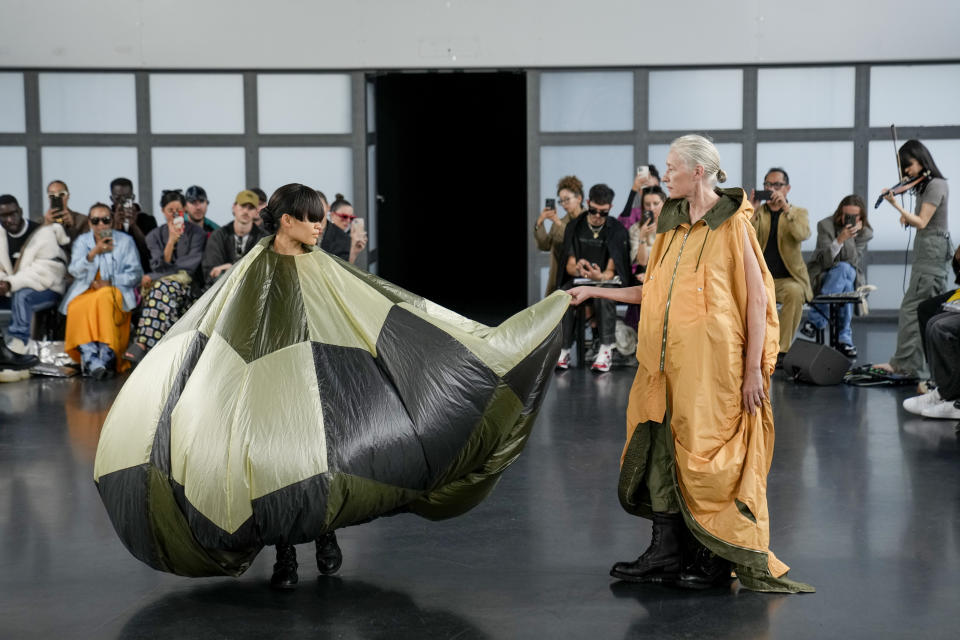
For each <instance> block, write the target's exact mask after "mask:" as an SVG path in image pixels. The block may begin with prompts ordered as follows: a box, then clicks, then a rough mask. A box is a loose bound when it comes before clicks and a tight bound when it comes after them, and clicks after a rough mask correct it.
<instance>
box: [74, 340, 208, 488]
mask: <svg viewBox="0 0 960 640" xmlns="http://www.w3.org/2000/svg"><path fill="white" fill-rule="evenodd" d="M194 335H196V332H195V331H191V332H189V333H182V334H180V335H179V336H175V337H173V338H170V339H167V340H163V341H161V342H160V344H158V345H157V346H155V347H154V348H153V350H152V352H151V354H150V356H151V357H149V358H146V359H144V361H143V362H141V363H140V366H138V367H137V368H136V369H134V370H133V372H132V373H131V374H130V377H129V378H128V379H127V381H126V383H125V384H124V387H123V393H120V394H119V395H118V396H117V398H116V400H115V401H114V403H113V406H112V407H111V408H110V413H108V414H107V418H106V420H105V421H104V424H103V430H102V431H101V433H100V440H99V442H98V443H97V457H96V460H95V461H94V464H93V479H94V481H96V480H98V479H100V478H101V477H103V476H105V475H107V474H109V473H112V472H114V471H119V470H121V469H126V468H129V467H135V466H137V465H140V464H144V463H146V462H148V461H149V460H150V453H151V451H152V449H153V441H154V438H155V436H156V432H157V423H158V422H159V421H160V416H161V414H162V413H163V407H164V403H165V402H166V399H167V396H168V395H169V393H170V390H171V388H172V387H173V384H174V382H175V381H176V377H177V373H178V372H179V370H180V366H181V365H182V363H183V360H184V358H185V357H186V355H187V352H188V351H189V349H190V344H191V342H192V341H193V336H194Z"/></svg>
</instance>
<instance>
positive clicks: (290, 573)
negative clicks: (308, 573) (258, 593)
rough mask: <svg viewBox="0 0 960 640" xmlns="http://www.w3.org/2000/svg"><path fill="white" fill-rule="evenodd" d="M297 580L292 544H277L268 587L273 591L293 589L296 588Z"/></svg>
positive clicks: (295, 555) (295, 559)
mask: <svg viewBox="0 0 960 640" xmlns="http://www.w3.org/2000/svg"><path fill="white" fill-rule="evenodd" d="M297 580H298V578H297V550H296V548H294V546H293V545H292V544H278V545H277V561H276V563H274V565H273V576H272V577H271V578H270V586H271V587H273V588H274V589H293V588H294V587H296V586H297Z"/></svg>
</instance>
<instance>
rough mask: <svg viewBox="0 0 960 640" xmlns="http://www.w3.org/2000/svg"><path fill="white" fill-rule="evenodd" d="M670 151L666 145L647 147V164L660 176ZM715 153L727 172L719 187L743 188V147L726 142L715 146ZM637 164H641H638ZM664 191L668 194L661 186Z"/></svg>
mask: <svg viewBox="0 0 960 640" xmlns="http://www.w3.org/2000/svg"><path fill="white" fill-rule="evenodd" d="M669 150H670V145H668V144H652V145H650V147H649V152H650V155H649V157H648V158H647V163H648V164H653V165H656V167H657V170H658V171H660V175H661V176H662V175H663V174H664V172H666V170H667V152H668V151H669ZM717 151H719V152H720V167H721V168H722V169H723V170H724V171H726V172H727V181H726V182H724V183H723V184H721V185H718V186H719V187H721V188H723V189H730V188H733V187H742V186H743V145H742V144H740V143H739V142H727V143H721V144H718V145H717ZM637 164H642V163H641V162H638V163H637ZM662 186H663V189H664V191H666V192H667V193H669V192H670V188H669V187H668V186H667V185H662Z"/></svg>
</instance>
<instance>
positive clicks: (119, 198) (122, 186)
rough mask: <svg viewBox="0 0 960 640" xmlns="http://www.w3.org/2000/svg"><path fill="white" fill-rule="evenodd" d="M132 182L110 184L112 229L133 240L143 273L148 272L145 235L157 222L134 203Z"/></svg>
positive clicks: (118, 181)
mask: <svg viewBox="0 0 960 640" xmlns="http://www.w3.org/2000/svg"><path fill="white" fill-rule="evenodd" d="M136 197H137V196H136V194H135V193H134V192H133V182H131V181H130V179H129V178H114V179H113V181H112V182H110V202H111V204H112V205H113V206H112V207H111V213H112V216H111V217H112V219H113V228H114V230H116V231H123V232H124V233H126V234H129V235H130V237H131V238H133V243H134V245H136V247H137V255H138V256H139V257H140V268H141V269H142V270H143V272H144V273H146V272H148V271H150V250H149V249H148V248H147V234H148V233H150V232H151V231H153V230H154V229H156V228H157V221H156V219H154V217H153V216H152V215H150V214H149V213H145V212H144V211H143V210H142V209H141V208H140V205H139V204H138V203H137V202H136Z"/></svg>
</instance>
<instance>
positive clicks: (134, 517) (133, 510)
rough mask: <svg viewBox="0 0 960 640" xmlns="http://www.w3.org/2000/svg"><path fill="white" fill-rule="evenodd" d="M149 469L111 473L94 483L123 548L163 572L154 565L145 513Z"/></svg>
mask: <svg viewBox="0 0 960 640" xmlns="http://www.w3.org/2000/svg"><path fill="white" fill-rule="evenodd" d="M148 467H149V463H148V464H141V465H138V466H136V467H129V468H127V469H121V470H120V471H114V472H113V473H108V474H107V475H105V476H100V481H99V482H97V483H95V484H96V485H97V490H98V491H99V492H100V499H101V500H103V505H104V506H105V507H106V509H107V515H108V516H110V522H111V523H112V524H113V528H114V529H116V531H117V535H118V536H120V541H121V542H123V545H124V546H125V547H126V548H127V549H128V550H129V551H130V553H132V554H133V556H134V557H135V558H137V559H138V560H140V561H141V562H144V563H146V564H148V565H150V566H151V567H153V568H154V569H159V570H160V571H166V568H165V567H163V566H160V564H159V563H158V562H157V558H156V553H155V551H154V543H153V532H152V528H151V525H150V515H149V513H147V510H148V508H149V504H148V503H147V469H148Z"/></svg>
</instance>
